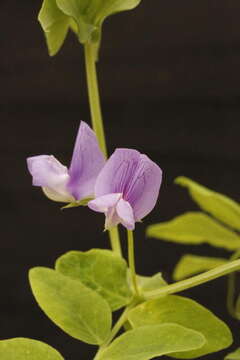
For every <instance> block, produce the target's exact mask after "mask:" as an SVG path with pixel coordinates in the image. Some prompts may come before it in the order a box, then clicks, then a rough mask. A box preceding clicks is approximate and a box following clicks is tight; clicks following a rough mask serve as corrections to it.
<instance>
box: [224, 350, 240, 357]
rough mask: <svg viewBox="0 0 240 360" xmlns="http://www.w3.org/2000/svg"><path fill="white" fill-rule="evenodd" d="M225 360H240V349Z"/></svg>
mask: <svg viewBox="0 0 240 360" xmlns="http://www.w3.org/2000/svg"><path fill="white" fill-rule="evenodd" d="M224 360H240V348H238V349H237V350H235V351H234V352H231V353H230V354H228V355H227V356H225V358H224Z"/></svg>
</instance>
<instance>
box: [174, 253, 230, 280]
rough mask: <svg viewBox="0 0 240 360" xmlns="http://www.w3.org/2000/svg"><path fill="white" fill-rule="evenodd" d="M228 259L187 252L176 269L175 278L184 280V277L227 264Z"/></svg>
mask: <svg viewBox="0 0 240 360" xmlns="http://www.w3.org/2000/svg"><path fill="white" fill-rule="evenodd" d="M227 262H228V260H227V259H222V258H215V257H207V256H197V255H191V254H186V255H183V257H182V258H181V259H180V261H179V262H178V263H177V265H176V266H175V269H174V273H173V278H174V280H177V281H178V280H182V279H184V278H187V277H190V276H193V275H196V274H198V273H201V272H204V271H207V270H211V269H214V268H215V267H217V266H219V265H223V264H226V263H227Z"/></svg>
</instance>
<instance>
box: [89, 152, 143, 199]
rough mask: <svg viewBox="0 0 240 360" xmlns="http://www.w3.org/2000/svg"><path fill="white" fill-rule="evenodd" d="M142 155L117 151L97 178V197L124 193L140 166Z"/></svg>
mask: <svg viewBox="0 0 240 360" xmlns="http://www.w3.org/2000/svg"><path fill="white" fill-rule="evenodd" d="M139 158H140V153H139V152H138V151H136V150H132V149H116V150H115V152H114V153H113V154H112V156H111V157H110V158H109V160H108V161H107V162H106V164H105V166H104V167H103V169H102V170H101V172H100V174H99V176H98V177H97V181H96V185H95V195H96V196H97V197H98V196H102V195H106V194H110V193H124V192H125V190H126V187H127V186H128V184H129V182H130V181H131V179H132V177H133V175H134V172H135V171H136V168H137V166H138V162H139Z"/></svg>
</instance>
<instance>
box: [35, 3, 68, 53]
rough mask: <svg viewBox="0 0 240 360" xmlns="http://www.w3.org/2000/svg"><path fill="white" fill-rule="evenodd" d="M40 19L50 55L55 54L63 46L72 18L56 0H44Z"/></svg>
mask: <svg viewBox="0 0 240 360" xmlns="http://www.w3.org/2000/svg"><path fill="white" fill-rule="evenodd" d="M38 20H39V22H40V24H41V26H42V28H43V31H44V33H45V36H46V40H47V45H48V51H49V55H50V56H53V55H55V54H56V53H57V52H58V51H59V49H60V48H61V46H62V44H63V42H64V40H65V38H66V35H67V32H68V30H69V27H70V26H71V27H72V23H71V19H70V18H69V17H68V16H66V15H65V14H64V13H63V12H62V11H61V10H60V9H59V8H58V7H57V4H56V0H44V1H43V4H42V8H41V10H40V12H39V15H38Z"/></svg>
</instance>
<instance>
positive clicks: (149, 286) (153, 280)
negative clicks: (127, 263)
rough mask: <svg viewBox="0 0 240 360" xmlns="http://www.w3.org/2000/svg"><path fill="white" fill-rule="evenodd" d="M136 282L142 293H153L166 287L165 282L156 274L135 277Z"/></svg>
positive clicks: (159, 274) (160, 275)
mask: <svg viewBox="0 0 240 360" xmlns="http://www.w3.org/2000/svg"><path fill="white" fill-rule="evenodd" d="M137 282H138V285H139V287H140V289H141V290H142V291H143V292H145V291H153V290H156V289H159V288H160V287H163V286H166V285H167V282H166V281H165V280H164V279H163V277H162V274H161V273H157V274H155V275H153V276H140V275H137Z"/></svg>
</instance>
